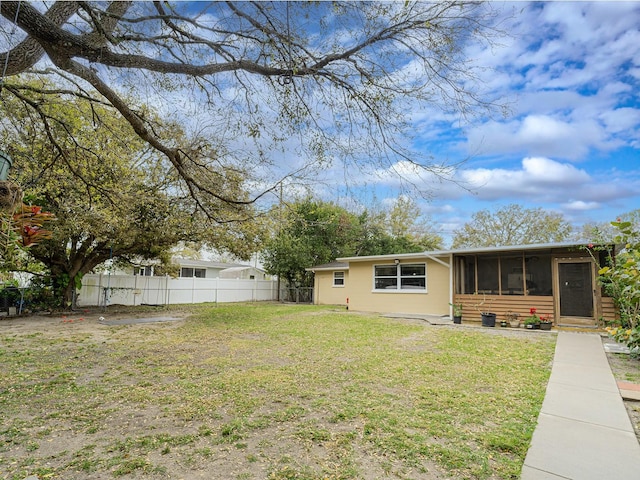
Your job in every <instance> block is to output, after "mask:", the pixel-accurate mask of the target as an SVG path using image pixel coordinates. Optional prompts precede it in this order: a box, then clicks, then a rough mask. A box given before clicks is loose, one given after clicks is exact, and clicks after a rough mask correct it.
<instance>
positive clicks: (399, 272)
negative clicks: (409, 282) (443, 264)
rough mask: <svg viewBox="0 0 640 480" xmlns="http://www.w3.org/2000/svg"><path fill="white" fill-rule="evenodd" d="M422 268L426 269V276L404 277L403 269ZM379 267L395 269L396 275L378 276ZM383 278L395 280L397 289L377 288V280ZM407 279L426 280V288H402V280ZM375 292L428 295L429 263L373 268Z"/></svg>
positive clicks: (378, 265)
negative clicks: (377, 269)
mask: <svg viewBox="0 0 640 480" xmlns="http://www.w3.org/2000/svg"><path fill="white" fill-rule="evenodd" d="M411 266H420V267H424V275H404V276H403V275H402V268H403V267H411ZM378 267H387V268H388V267H395V275H376V268H378ZM379 278H380V279H382V278H387V279H395V283H396V285H395V287H396V288H388V287H387V288H376V283H377V282H376V280H377V279H379ZM406 278H424V288H422V287H418V288H402V280H403V279H406ZM372 291H373V292H376V293H412V294H414V293H427V263H426V262H415V263H413V262H412V263H397V264H393V263H391V264H389V263H387V264H377V265H374V266H373V290H372Z"/></svg>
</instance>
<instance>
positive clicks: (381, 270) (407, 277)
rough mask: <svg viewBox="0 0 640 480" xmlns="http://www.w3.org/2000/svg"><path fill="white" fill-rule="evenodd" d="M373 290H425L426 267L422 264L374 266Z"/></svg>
mask: <svg viewBox="0 0 640 480" xmlns="http://www.w3.org/2000/svg"><path fill="white" fill-rule="evenodd" d="M374 289H375V290H385V291H389V290H426V289H427V266H426V264H424V263H412V264H406V265H402V264H399V265H376V266H375V267H374Z"/></svg>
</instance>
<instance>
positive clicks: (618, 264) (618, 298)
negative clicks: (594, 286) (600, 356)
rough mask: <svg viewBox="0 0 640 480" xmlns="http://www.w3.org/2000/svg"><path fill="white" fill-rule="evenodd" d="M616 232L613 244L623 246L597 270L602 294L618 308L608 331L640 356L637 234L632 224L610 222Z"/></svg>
mask: <svg viewBox="0 0 640 480" xmlns="http://www.w3.org/2000/svg"><path fill="white" fill-rule="evenodd" d="M611 225H613V226H614V227H615V228H617V229H618V232H619V234H618V235H617V236H616V238H615V242H616V244H621V245H624V248H623V249H622V251H621V252H620V253H619V254H618V255H616V257H615V259H613V260H612V261H611V262H610V264H609V265H608V266H605V267H603V268H601V269H600V270H599V272H598V273H599V275H600V279H601V281H602V284H603V285H604V288H605V291H606V292H607V294H608V295H610V296H611V297H612V298H613V300H614V302H615V305H616V307H617V309H618V313H619V320H618V321H617V322H616V324H614V325H612V326H610V327H609V328H607V331H608V332H609V334H610V335H611V336H612V337H613V338H614V339H615V340H616V341H618V342H621V343H624V344H626V345H627V346H628V347H629V348H630V349H631V350H632V352H633V353H635V354H638V353H640V241H639V240H638V239H639V238H640V232H637V231H636V230H635V229H634V226H633V224H632V223H631V222H623V221H621V220H620V219H618V220H617V221H615V222H611Z"/></svg>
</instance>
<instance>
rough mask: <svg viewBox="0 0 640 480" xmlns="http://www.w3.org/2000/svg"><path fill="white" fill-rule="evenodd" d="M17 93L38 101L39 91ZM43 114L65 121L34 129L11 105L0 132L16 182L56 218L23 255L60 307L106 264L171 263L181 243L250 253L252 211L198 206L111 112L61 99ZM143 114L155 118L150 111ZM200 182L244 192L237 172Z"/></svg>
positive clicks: (170, 131) (171, 130) (170, 129)
mask: <svg viewBox="0 0 640 480" xmlns="http://www.w3.org/2000/svg"><path fill="white" fill-rule="evenodd" d="M31 85H32V86H33V87H34V89H35V88H36V87H38V88H40V89H42V88H46V87H47V86H48V85H47V84H42V85H40V84H35V83H33V82H32V83H31ZM23 96H24V98H29V99H30V100H31V101H34V102H37V101H39V99H40V94H39V90H38V89H35V90H33V91H25V92H24V93H23ZM41 111H42V112H44V113H46V114H47V115H48V116H50V118H60V119H63V120H60V121H58V122H55V123H52V124H50V125H48V127H47V128H46V129H45V128H44V126H43V128H42V129H38V128H35V125H34V124H33V119H32V118H30V117H29V116H28V115H27V114H26V111H25V110H23V109H21V108H20V105H19V104H18V103H17V102H14V103H12V102H9V101H7V102H3V103H2V104H0V112H2V113H3V114H4V115H5V116H6V117H7V118H10V119H11V120H12V121H13V123H11V124H9V123H3V124H1V126H2V127H3V128H2V129H0V136H1V137H4V138H8V137H9V136H10V135H13V136H14V139H13V141H12V143H11V156H12V158H13V160H14V166H13V170H12V174H13V175H14V176H15V179H16V181H18V182H19V183H20V184H21V185H22V186H23V189H24V190H25V193H26V194H27V195H28V196H29V197H30V198H32V199H34V200H35V201H36V203H37V204H38V205H41V206H43V207H44V208H45V209H46V210H49V211H51V212H53V213H54V214H55V216H56V221H55V222H52V224H51V229H52V232H53V233H52V238H51V239H49V240H46V241H42V242H40V243H39V244H38V245H35V246H33V247H32V248H31V249H30V250H29V251H28V255H29V257H30V258H31V259H32V260H35V261H39V262H41V263H42V264H44V265H45V266H46V268H47V269H48V271H47V272H45V273H47V275H48V276H50V277H51V281H50V282H49V287H51V288H53V294H54V297H55V298H57V303H58V305H59V306H62V307H67V306H69V305H70V302H72V301H73V293H74V290H75V289H77V288H78V286H79V284H80V281H81V279H82V276H83V275H84V274H86V273H88V272H90V271H91V270H92V269H94V268H95V267H96V266H98V265H100V264H101V263H103V262H105V261H106V260H109V259H112V260H114V261H119V262H121V263H127V262H130V261H139V260H140V259H160V260H161V261H163V262H164V263H165V264H168V263H169V262H170V257H171V255H170V252H171V248H172V247H173V246H175V245H176V244H178V243H179V242H181V241H195V242H200V243H206V244H210V245H212V246H215V247H216V248H217V249H219V250H222V251H224V250H228V251H231V252H232V253H234V254H237V255H239V256H241V257H246V256H248V255H249V254H250V253H251V252H252V251H254V250H255V247H254V245H255V239H256V226H255V225H252V224H251V223H249V222H239V221H238V220H240V219H248V218H251V216H252V213H251V208H250V207H249V206H246V205H229V204H226V203H224V202H215V199H213V198H208V200H207V201H206V202H205V201H204V200H203V201H202V202H201V203H199V204H198V203H196V202H195V201H194V200H193V198H191V197H190V196H189V195H188V194H185V185H184V182H183V181H182V180H181V179H180V178H179V177H178V176H177V175H175V173H173V172H171V171H170V169H169V168H168V165H167V162H166V159H165V158H164V157H163V156H162V155H161V154H159V153H158V152H154V151H150V150H149V149H148V147H147V146H146V145H145V143H144V142H143V141H142V140H141V139H140V138H139V137H138V136H137V135H135V133H134V132H133V130H132V129H131V127H130V125H129V124H128V123H127V122H125V121H124V120H123V119H122V118H120V117H119V116H118V115H117V114H116V113H115V112H114V110H113V109H111V108H108V107H105V106H100V105H90V104H88V103H87V102H84V101H83V100H81V99H78V98H75V97H73V96H65V95H60V96H59V99H58V101H57V102H54V101H51V99H49V100H48V101H47V102H43V105H42V106H41ZM145 115H147V116H148V118H154V115H153V112H148V111H146V112H145ZM164 128H165V131H166V133H167V135H171V136H172V137H173V138H176V139H178V138H182V137H184V134H183V132H182V131H181V130H180V129H179V128H178V127H176V126H171V125H165V126H164ZM205 181H206V182H207V185H208V186H209V188H211V189H213V190H226V191H227V192H228V193H229V194H231V193H233V195H234V196H237V197H242V196H243V195H244V194H243V192H242V188H241V185H242V182H243V177H242V175H241V172H239V171H233V172H225V171H224V169H219V173H218V175H217V176H211V178H209V179H201V182H205ZM220 222H230V223H231V225H233V226H222V223H220ZM5 268H14V265H5Z"/></svg>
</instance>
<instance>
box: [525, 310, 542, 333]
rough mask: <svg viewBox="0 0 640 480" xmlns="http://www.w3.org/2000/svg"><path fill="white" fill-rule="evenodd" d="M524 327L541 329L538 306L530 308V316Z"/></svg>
mask: <svg viewBox="0 0 640 480" xmlns="http://www.w3.org/2000/svg"><path fill="white" fill-rule="evenodd" d="M524 328H527V329H529V330H539V329H540V317H538V315H537V314H536V307H531V308H530V309H529V316H528V317H527V318H526V319H525V321H524Z"/></svg>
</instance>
